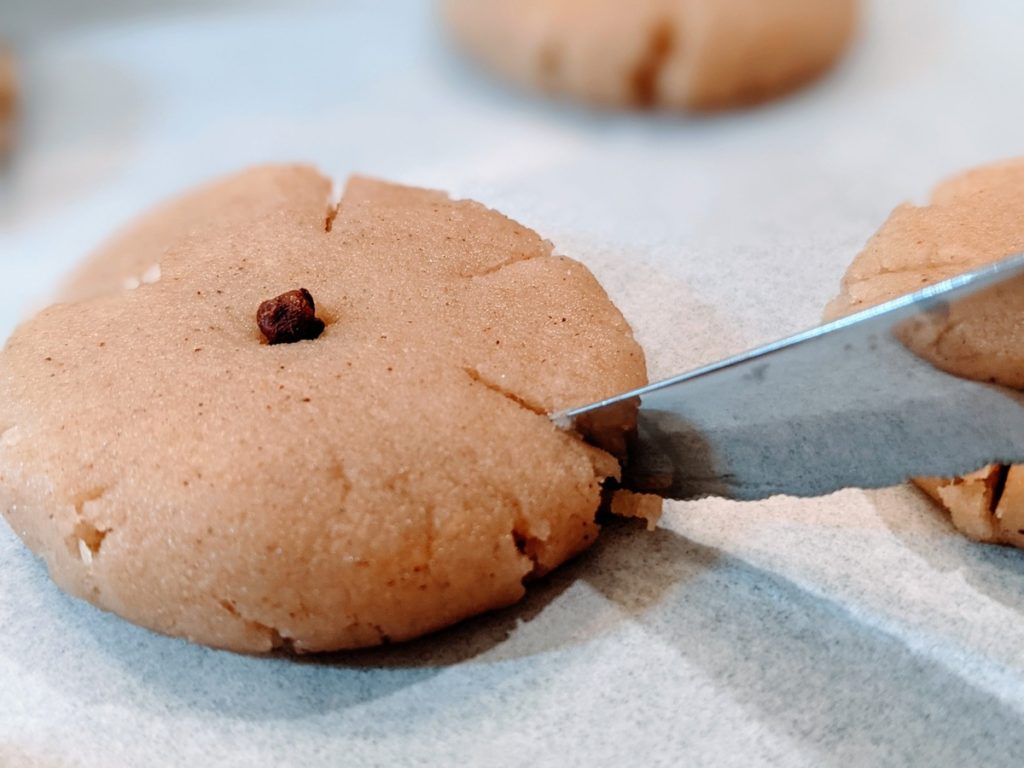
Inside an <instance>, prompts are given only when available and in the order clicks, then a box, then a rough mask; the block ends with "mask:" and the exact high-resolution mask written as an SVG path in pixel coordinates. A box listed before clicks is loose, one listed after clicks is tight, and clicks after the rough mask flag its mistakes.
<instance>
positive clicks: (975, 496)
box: [826, 159, 1024, 547]
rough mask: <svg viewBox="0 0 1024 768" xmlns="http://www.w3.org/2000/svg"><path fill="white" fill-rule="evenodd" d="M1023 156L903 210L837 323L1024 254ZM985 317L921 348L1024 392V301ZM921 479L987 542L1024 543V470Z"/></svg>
mask: <svg viewBox="0 0 1024 768" xmlns="http://www.w3.org/2000/svg"><path fill="white" fill-rule="evenodd" d="M1021 211H1024V159H1020V160H1012V161H1008V162H1003V163H998V164H995V165H990V166H986V167H983V168H978V169H975V170H972V171H969V172H967V173H964V174H961V175H959V176H956V177H954V178H952V179H949V180H948V181H946V182H944V183H942V184H941V185H939V187H938V188H937V189H936V190H935V191H934V193H933V195H932V200H931V202H930V204H929V205H926V206H923V207H917V206H913V205H902V206H900V207H899V208H897V209H896V210H895V211H894V212H893V214H892V215H891V216H890V217H889V220H888V221H887V222H886V223H885V224H884V225H883V226H882V228H881V229H880V230H879V231H878V233H877V234H875V236H874V237H873V238H872V239H871V240H870V241H869V242H868V244H867V247H866V248H865V249H864V250H863V251H862V252H861V253H860V255H859V256H857V258H856V259H855V260H854V262H853V264H851V265H850V268H849V270H848V271H847V273H846V276H845V277H844V278H843V282H842V291H841V293H840V295H839V297H838V298H837V299H836V300H835V301H833V302H832V303H831V304H830V305H829V308H828V310H827V312H826V315H827V316H828V317H830V318H834V317H839V316H842V315H846V314H850V313H852V312H856V311H857V310H860V309H866V308H868V307H871V306H873V305H875V304H879V303H882V302H884V301H887V300H888V299H892V298H895V297H896V296H899V295H901V294H905V293H909V292H911V291H914V290H917V289H918V288H921V287H923V286H926V285H930V284H932V283H936V282H939V281H941V280H944V279H946V278H948V277H952V276H954V275H957V274H960V273H963V272H966V271H969V270H971V269H974V268H976V267H979V266H982V265H984V264H987V263H990V262H993V261H997V260H999V259H1001V258H1004V257H1006V256H1010V255H1013V254H1015V253H1019V252H1022V251H1024V216H1022V215H1021ZM985 308H986V309H987V311H984V312H973V311H972V312H967V313H964V312H960V311H956V310H954V311H953V312H952V313H951V315H950V317H949V321H948V325H946V326H945V327H943V328H942V329H940V330H941V333H938V334H935V336H934V338H932V339H928V340H926V341H927V343H926V344H925V345H924V346H923V347H922V348H919V349H916V351H918V352H920V353H921V354H922V355H924V356H925V357H927V358H928V359H930V360H931V361H932V362H934V363H935V364H936V365H938V366H939V367H941V368H943V369H944V370H948V371H950V372H952V373H956V374H957V375H961V376H965V377H968V378H972V379H977V380H981V381H992V382H995V383H998V384H1003V385H1005V386H1008V387H1013V388H1016V389H1021V388H1024V323H1022V322H1021V318H1024V296H1021V295H1020V293H1019V291H1011V292H1006V293H1005V295H1003V296H1001V297H1000V300H999V301H990V302H988V303H987V306H986V307H985ZM915 482H916V483H917V484H918V485H919V486H920V487H921V488H923V489H924V490H925V491H926V492H927V493H928V494H929V495H930V496H931V497H932V498H933V499H935V500H936V501H937V502H938V503H940V504H942V505H943V506H944V507H945V508H946V509H948V510H949V511H950V514H951V517H952V520H953V524H954V525H955V526H956V527H957V528H958V529H959V530H961V531H962V532H964V533H965V534H966V535H968V536H970V537H971V538H973V539H976V540H978V541H986V542H997V543H1004V544H1012V545H1014V546H1018V547H1024V466H1016V465H1015V466H1010V467H1005V466H1003V467H1000V466H997V465H993V466H990V467H985V468H983V469H981V470H979V471H978V472H975V473H972V474H970V475H966V476H964V477H960V478H918V479H917V480H915Z"/></svg>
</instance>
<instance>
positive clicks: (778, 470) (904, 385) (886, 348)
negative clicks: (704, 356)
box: [554, 255, 1024, 500]
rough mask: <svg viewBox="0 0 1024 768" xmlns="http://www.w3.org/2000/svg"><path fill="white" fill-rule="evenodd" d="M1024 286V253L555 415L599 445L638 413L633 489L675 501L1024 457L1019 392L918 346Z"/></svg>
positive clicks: (818, 487) (755, 495) (882, 480)
mask: <svg viewBox="0 0 1024 768" xmlns="http://www.w3.org/2000/svg"><path fill="white" fill-rule="evenodd" d="M1018 289H1019V290H1022V291H1024V255H1020V256H1014V257H1011V258H1009V259H1006V260H1004V261H1001V262H998V263H997V264H993V265H991V266H987V267H984V268H982V269H980V270H977V271H975V272H971V273H968V274H965V275H961V276H958V277H955V278H952V279H950V280H946V281H944V282H942V283H939V284H937V285H934V286H930V287H928V288H925V289H923V290H921V291H919V292H917V293H914V294H910V295H908V296H903V297H901V298H898V299H895V300H893V301H891V302H888V303H886V304H883V305H880V306H878V307H874V308H872V309H868V310H865V311H863V312H860V313H858V314H856V315H852V316H850V317H847V318H844V319H842V320H839V321H836V322H833V323H829V324H827V325H824V326H821V327H819V328H815V329H813V330H810V331H807V332H805V333H801V334H798V335H796V336H793V337H791V338H788V339H784V340H782V341H779V342H776V343H773V344H769V345H767V346H765V347H761V348H759V349H755V350H753V351H751V352H748V353H746V354H742V355H739V356H737V357H733V358H729V359H727V360H723V361H722V362H719V363H715V364H713V365H710V366H706V367H704V368H700V369H698V370H695V371H691V372H689V373H684V374H682V375H679V376H676V377H673V378H671V379H667V380H664V381H660V382H657V383H654V384H651V385H649V386H648V387H645V388H643V389H640V390H636V391H634V392H628V393H624V394H622V395H620V396H618V397H615V398H611V399H609V400H605V401H603V402H601V403H595V404H593V405H590V406H587V407H584V408H579V409H575V410H572V411H569V412H566V413H563V414H558V415H556V416H555V417H554V419H555V421H556V423H559V424H561V425H563V426H574V427H575V428H576V429H578V430H579V431H580V432H581V433H583V434H584V435H585V436H588V437H590V438H591V439H593V440H594V441H595V442H598V443H601V442H602V430H601V429H600V425H601V424H604V425H605V426H607V425H608V424H609V423H611V424H613V425H614V424H618V425H621V424H623V423H624V422H626V423H628V422H630V421H631V420H632V419H636V423H635V425H633V426H634V427H635V429H634V430H633V431H632V433H631V436H630V439H629V445H628V460H627V464H626V467H625V476H624V479H623V484H624V485H626V486H627V487H629V488H631V489H633V490H638V491H645V492H650V493H657V494H659V495H662V496H665V497H668V498H680V499H682V498H694V497H700V496H708V495H711V496H724V497H728V498H735V499H748V500H749V499H761V498H767V497H769V496H772V495H776V494H788V495H793V496H818V495H822V494H825V493H829V492H831V491H835V490H838V489H841V488H848V487H859V488H878V487H885V486H889V485H895V484H897V483H900V482H903V481H905V480H907V479H908V478H910V477H914V476H922V475H934V476H952V475H960V474H964V473H967V472H970V471H973V470H975V469H978V468H979V467H981V466H984V465H985V464H988V463H992V462H1001V463H1013V462H1020V461H1024V399H1022V396H1021V395H1020V394H1019V393H1017V392H1015V391H1012V390H1008V389H1005V388H1002V387H997V386H994V385H991V384H985V383H979V382H976V381H969V380H966V379H963V378H959V377H956V376H953V375H951V374H948V373H945V372H943V371H940V370H939V369H937V368H935V367H934V366H932V365H931V364H930V363H928V362H926V360H925V359H924V358H923V357H921V356H919V355H918V354H915V352H913V351H911V349H912V348H913V347H914V346H915V341H914V339H916V338H919V337H921V336H922V335H923V336H927V335H928V334H927V333H925V334H922V333H920V331H921V329H923V328H924V329H932V330H934V329H935V328H936V326H942V324H943V322H944V319H945V318H946V317H947V316H948V315H949V312H950V309H951V308H952V307H953V306H954V305H957V306H958V309H959V310H960V311H961V312H962V311H963V309H964V307H965V306H969V307H973V306H978V305H979V304H985V303H986V302H989V301H998V300H999V299H998V295H997V293H1000V292H1005V291H1007V290H1018ZM1003 295H1005V293H1003ZM968 300H969V301H970V304H964V302H965V301H968ZM1022 320H1024V319H1022ZM638 402H639V410H637V403H638ZM611 431H614V430H611ZM620 432H621V429H620ZM607 447H609V449H610V450H613V451H615V452H617V453H621V451H620V450H616V448H621V446H614V445H608V446H607Z"/></svg>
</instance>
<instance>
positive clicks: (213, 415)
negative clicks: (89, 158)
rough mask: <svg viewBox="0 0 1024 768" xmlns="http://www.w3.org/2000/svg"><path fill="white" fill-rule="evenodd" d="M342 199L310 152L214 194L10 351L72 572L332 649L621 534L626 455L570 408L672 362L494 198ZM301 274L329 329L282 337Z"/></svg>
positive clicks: (23, 506) (465, 603) (42, 486)
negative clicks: (618, 489) (615, 480)
mask: <svg viewBox="0 0 1024 768" xmlns="http://www.w3.org/2000/svg"><path fill="white" fill-rule="evenodd" d="M330 195H331V183H330V181H329V180H327V179H325V178H323V177H322V176H320V175H319V174H318V173H316V172H315V171H313V170H310V169H307V168H302V167H268V168H258V169H255V170H251V171H248V172H246V173H242V174H241V175H238V176H235V177H233V178H229V179H227V180H225V181H221V182H219V183H216V184H214V185H212V186H209V187H207V188H205V189H201V190H199V191H197V192H194V193H193V194H190V195H188V196H187V197H185V198H184V199H182V200H179V201H177V202H174V203H172V204H170V205H169V206H167V207H164V208H162V209H160V210H159V211H157V212H156V213H153V214H151V215H149V216H148V217H146V218H144V219H143V220H142V221H141V222H140V223H139V224H137V225H136V226H135V227H133V228H132V229H130V230H129V231H128V232H126V233H125V234H123V235H122V236H121V237H120V238H118V239H117V240H115V241H114V242H113V243H111V244H110V245H109V246H107V247H106V248H105V249H104V250H103V251H102V252H100V253H99V254H97V255H96V256H95V257H93V258H92V259H91V260H90V261H89V262H87V263H86V265H85V266H84V267H83V268H82V270H81V271H80V272H79V274H78V275H77V276H76V277H75V278H74V279H73V280H72V281H71V284H70V285H69V286H68V288H67V292H66V295H65V299H64V301H63V302H62V303H60V304H57V305H55V306H52V307H50V308H49V309H46V310H44V311H43V312H42V313H41V314H39V315H38V316H37V317H36V318H34V319H32V320H30V321H29V322H27V323H26V324H24V325H23V326H22V327H20V328H19V329H18V330H17V331H16V332H15V334H14V335H13V336H12V338H11V339H10V340H9V342H8V343H7V345H6V348H5V349H4V350H3V352H2V353H0V509H2V510H3V512H4V514H5V515H6V517H7V520H8V521H9V522H10V524H11V526H12V527H13V529H14V530H15V531H16V532H17V533H18V534H19V535H20V536H21V537H22V538H23V539H24V541H25V542H26V543H27V544H28V546H29V547H31V548H32V550H34V551H35V552H37V553H38V554H40V555H41V556H42V557H43V558H45V560H46V563H47V565H48V566H49V569H50V573H51V574H52V576H53V578H54V579H55V580H56V582H57V583H58V584H59V585H60V586H61V587H63V588H64V589H66V590H67V591H69V592H71V593H72V594H75V595H78V596H79V597H82V598H84V599H86V600H89V601H90V602H92V603H94V604H95V605H98V606H100V607H101V608H105V609H107V610H111V611H114V612H116V613H118V614H120V615H121V616H123V617H125V618H127V619H129V620H131V621H133V622H136V623H138V624H141V625H143V626H146V627H150V628H152V629H154V630H157V631H159V632H164V633H167V634H170V635H177V636H181V637H186V638H189V639H191V640H194V641H197V642H201V643H205V644H208V645H213V646H219V647H223V648H229V649H234V650H238V651H250V652H261V651H269V650H271V649H273V648H275V647H282V646H283V647H286V648H291V649H294V650H296V651H323V650H330V649H341V648H355V647H361V646H370V645H375V644H378V643H382V642H387V641H389V640H390V641H398V640H404V639H407V638H411V637H414V636H417V635H420V634H423V633H425V632H429V631H431V630H434V629H437V628H439V627H443V626H445V625H448V624H451V623H453V622H455V621H458V620H459V619H462V618H464V617H466V616H470V615H472V614H475V613H479V612H481V611H485V610H488V609H491V608H495V607H499V606H504V605H508V604H510V603H514V602H515V601H517V600H518V599H520V598H521V597H522V595H523V592H524V588H523V580H524V578H526V577H528V576H531V575H537V574H543V573H545V572H546V571H548V570H550V569H552V568H554V567H555V566H557V565H558V564H560V563H561V562H563V561H564V560H566V559H567V558H570V557H572V556H573V555H575V554H576V553H578V552H580V551H581V550H583V549H585V548H586V547H587V546H589V545H590V544H591V543H592V542H593V541H594V538H595V537H596V536H597V533H598V527H597V525H596V524H595V514H596V513H597V511H598V508H599V506H600V504H601V497H602V483H603V482H604V481H605V479H607V478H608V477H613V476H616V475H617V474H618V465H617V463H616V461H615V460H614V459H613V458H612V457H611V456H610V455H608V454H606V453H603V452H601V451H599V450H598V449H596V448H593V447H591V446H589V445H587V444H585V443H583V442H582V441H581V440H579V439H577V438H576V437H574V436H573V435H570V434H568V433H566V432H563V431H560V430H559V429H557V428H555V427H554V426H553V425H552V423H551V421H550V419H549V418H548V416H547V413H548V412H551V411H555V410H558V409H561V408H565V407H569V406H573V405H578V404H582V403H585V402H589V401H593V400H595V399H598V398H601V397H605V396H608V395H611V394H613V393H616V392H619V391H621V390H624V389H629V388H631V387H636V386H640V385H642V384H643V383H644V382H645V381H646V373H645V366H644V357H643V353H642V351H641V349H640V347H639V346H638V345H637V343H636V342H635V341H634V339H633V336H632V333H631V331H630V329H629V326H628V325H627V323H626V321H625V320H624V319H623V317H622V315H621V314H620V313H619V312H618V310H617V309H616V308H615V307H614V306H613V305H612V303H611V301H610V300H609V299H608V297H607V295H606V294H605V293H604V291H603V290H602V289H601V287H600V285H598V283H597V282H596V281H595V279H594V278H593V276H592V275H591V274H590V273H589V272H588V271H587V269H586V268H585V267H583V266H582V265H580V264H579V263H577V262H575V261H573V260H571V259H568V258H564V257H560V256H555V255H553V254H552V246H551V244H550V243H548V242H546V241H544V240H542V239H541V238H540V237H538V236H537V235H536V234H535V233H534V232H532V231H530V230H529V229H527V228H525V227H523V226H521V225H519V224H517V223H516V222H514V221H511V220H510V219H508V218H506V217H504V216H502V215H501V214H499V213H496V212H494V211H492V210H489V209H487V208H485V207H483V206H482V205H479V204H477V203H474V202H468V201H452V200H450V199H449V198H448V197H447V196H446V195H444V194H442V193H439V192H432V191H427V190H422V189H412V188H407V187H401V186H396V185H393V184H387V183H383V182H380V181H372V180H368V179H360V178H357V179H353V180H352V181H350V182H349V184H348V187H347V189H346V191H345V194H344V197H343V198H342V200H341V202H340V205H338V206H337V208H335V207H334V206H333V205H332V204H331V203H329V198H330ZM302 289H305V291H306V292H308V297H309V302H308V304H309V305H310V306H308V307H307V301H306V294H303V293H302V292H301V290H302ZM292 291H297V292H299V293H298V294H291V293H290V292H292ZM284 294H289V295H290V297H291V299H294V301H293V302H291V303H292V305H294V306H295V307H298V309H297V310H296V311H297V312H298V313H299V314H301V313H302V312H305V311H306V310H308V309H313V310H315V313H316V317H317V318H318V319H319V320H320V321H322V322H323V324H324V327H323V329H322V331H321V332H318V333H316V334H312V333H311V334H308V338H306V339H305V340H300V341H296V342H294V343H277V344H269V343H267V339H266V338H265V337H264V335H263V333H261V330H260V327H258V325H257V310H258V308H260V307H261V305H262V304H263V303H264V302H265V301H266V300H268V299H273V298H274V297H279V296H282V295H284ZM296 296H298V298H296ZM299 299H301V301H300V300H299ZM314 305H315V306H314ZM266 317H268V315H267V314H266V310H264V311H263V312H261V319H262V320H261V322H264V325H265V323H266V322H267V321H266ZM307 319H308V318H307Z"/></svg>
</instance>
